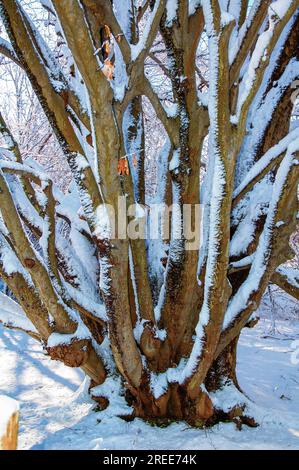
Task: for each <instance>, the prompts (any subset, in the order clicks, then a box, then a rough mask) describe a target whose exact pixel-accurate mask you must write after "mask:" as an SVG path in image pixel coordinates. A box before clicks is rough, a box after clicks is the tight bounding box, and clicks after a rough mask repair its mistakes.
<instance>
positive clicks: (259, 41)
mask: <svg viewBox="0 0 299 470" xmlns="http://www.w3.org/2000/svg"><path fill="white" fill-rule="evenodd" d="M23 3H24V2H22V1H21V0H19V1H18V0H0V14H1V18H2V21H3V24H4V26H5V30H6V33H7V39H5V38H3V39H0V52H1V53H2V54H4V55H5V56H6V57H8V58H9V59H10V60H12V61H14V62H15V63H16V64H17V65H18V66H19V67H21V68H22V69H23V70H24V71H25V73H26V74H27V77H28V79H29V81H30V83H31V85H32V88H33V90H34V91H35V93H36V96H37V97H38V99H39V101H40V104H41V106H42V109H43V111H44V113H45V114H46V116H47V118H48V120H49V122H50V124H51V126H52V129H53V132H54V133H55V135H56V137H57V139H58V141H59V143H60V145H61V148H62V151H63V155H64V158H65V160H66V161H67V163H68V165H69V168H70V170H71V173H72V177H73V182H72V184H71V185H70V188H69V190H68V191H67V192H61V191H60V190H59V189H58V188H57V187H56V186H55V185H54V184H53V181H52V180H51V179H50V177H49V176H48V175H46V174H45V172H44V171H43V169H42V168H41V167H40V166H39V165H38V164H37V163H35V162H34V160H32V159H30V158H29V159H28V158H26V159H25V160H24V158H23V155H22V152H21V151H20V148H19V146H18V143H17V142H16V140H15V139H14V137H13V135H12V133H11V132H10V130H9V129H8V126H7V123H6V122H5V120H4V118H3V117H1V120H0V128H1V133H2V138H3V140H4V141H5V147H6V150H0V155H1V157H0V211H1V219H0V275H1V277H2V278H3V280H4V281H5V283H6V284H7V286H8V287H9V289H10V290H11V292H12V293H13V294H14V297H15V299H16V300H17V302H18V304H17V303H15V302H14V301H13V300H11V299H10V298H9V297H6V296H4V294H1V298H0V300H1V309H0V314H1V317H0V318H1V320H2V322H3V323H5V324H6V325H7V326H10V327H15V328H20V329H22V330H25V331H27V332H28V333H29V334H30V335H32V336H33V337H34V338H36V339H37V340H38V341H40V342H41V343H42V344H43V346H44V348H45V350H46V351H47V352H48V354H49V355H50V356H51V358H53V359H55V360H60V361H63V362H64V363H65V364H67V365H68V366H71V367H81V368H82V369H83V370H84V371H85V372H86V374H87V375H88V376H89V377H90V378H91V393H92V395H93V396H94V397H95V398H96V399H97V401H98V402H99V403H100V406H102V407H105V406H108V404H109V398H111V396H112V395H111V393H110V394H109V390H110V392H111V387H112V385H111V384H113V383H118V384H119V383H121V388H120V390H121V392H120V393H123V395H124V396H125V398H126V400H127V402H128V404H129V405H130V406H131V413H132V416H138V417H142V418H145V419H155V418H157V419H178V420H180V419H182V420H186V421H188V422H189V423H191V424H193V425H206V424H212V423H214V422H215V421H216V420H218V419H236V418H237V419H239V420H240V421H241V422H242V420H243V421H245V422H249V423H250V422H251V421H250V420H249V421H248V417H246V412H245V410H244V407H243V406H242V403H235V404H234V405H235V406H233V404H232V407H231V409H226V410H222V409H221V407H220V405H219V402H218V404H217V402H215V400H214V399H213V397H214V396H215V395H214V394H215V392H217V391H218V390H222V389H223V390H229V389H230V386H231V387H236V388H239V387H238V382H237V378H236V371H235V367H236V351H237V344H238V339H239V336H240V333H241V330H242V329H243V328H244V327H250V326H253V325H254V323H255V319H254V312H255V311H256V310H257V308H258V306H259V303H260V301H261V299H262V296H263V294H264V292H265V290H266V288H267V286H268V285H269V283H270V282H273V283H275V284H277V285H279V286H280V287H281V288H283V289H285V290H286V291H287V292H289V293H291V294H292V295H293V296H295V297H296V298H298V297H299V277H298V275H297V272H296V271H294V270H289V269H288V268H287V267H286V266H285V263H286V262H287V261H288V260H290V259H292V258H293V257H294V254H293V253H292V250H291V248H290V245H289V239H290V236H291V234H292V233H293V232H294V231H295V229H296V217H297V212H298V198H297V187H298V160H297V158H298V151H299V127H298V125H297V121H296V120H295V119H292V113H293V110H294V106H295V102H296V89H295V88H294V84H296V80H298V78H299V62H298V43H299V37H298V35H299V11H298V10H299V2H298V0H277V1H270V0H255V1H253V2H251V1H249V0H202V1H200V0H190V1H188V0H145V1H143V2H139V1H137V0H113V1H110V0H52V1H50V0H41V2H40V3H41V4H42V5H43V6H44V8H45V9H46V10H47V12H48V14H49V18H51V22H52V24H54V25H55V34H56V35H57V37H58V38H59V43H60V48H59V51H58V52H57V50H54V49H53V47H52V46H53V44H52V43H51V44H50V42H49V41H46V39H45V37H43V31H42V29H41V28H40V25H39V24H38V23H35V22H34V21H33V19H32V18H31V17H30V11H29V12H28V9H26V4H25V5H24V4H23ZM53 34H54V33H53ZM149 63H152V64H155V66H156V70H157V72H156V73H157V74H159V76H160V77H162V82H161V81H160V83H163V86H161V87H160V86H158V87H157V86H156V85H155V77H154V76H153V74H152V73H148V64H149ZM145 99H146V100H147V103H148V101H149V102H150V103H151V105H152V108H153V110H154V112H155V115H156V119H157V120H159V121H160V123H161V125H162V126H163V127H164V132H165V135H166V136H167V137H166V141H165V145H164V146H163V149H162V151H161V152H160V153H159V155H157V156H156V165H157V191H156V200H155V201H153V199H152V198H151V200H150V201H149V198H148V197H147V194H146V190H145V188H146V176H147V175H146V170H145V168H146V158H147V155H146V151H145V150H146V148H145V127H144V122H143V107H144V105H145V101H144V100H145ZM147 138H148V137H147ZM207 142H208V150H207V151H206V148H207V145H206V143H207ZM48 158H49V159H51V155H49V156H48ZM154 202H157V203H160V204H163V203H165V205H167V206H171V205H174V206H173V207H175V208H176V210H173V212H172V214H171V217H170V219H171V222H170V225H171V230H170V234H169V236H164V233H162V232H161V230H160V231H159V234H160V236H159V237H158V238H157V239H152V237H150V230H148V231H146V234H147V237H143V236H138V235H140V234H142V233H143V231H144V230H143V229H144V227H148V224H149V219H150V217H149V215H148V214H149V212H150V208H151V204H153V203H154ZM198 205H200V206H201V208H202V210H201V219H200V221H198V219H197V218H196V217H195V216H193V217H192V220H191V226H192V229H193V230H195V231H196V229H197V230H198V229H199V226H200V233H201V239H200V243H199V245H198V246H197V245H196V244H195V245H192V247H190V240H188V239H187V237H186V233H185V230H184V223H185V220H184V210H183V209H184V208H185V207H191V208H192V209H195V208H196V207H198ZM129 206H131V207H133V208H134V210H133V212H132V211H131V212H130V211H129V213H128V212H127V211H126V207H129ZM111 208H112V209H113V210H112V211H111ZM132 224H133V226H134V230H133V232H134V233H135V235H136V236H132V233H131V232H132ZM127 227H128V228H130V230H129V233H131V236H129V235H128V233H126V232H127V231H126V229H127ZM145 238H147V239H145ZM120 379H121V380H120ZM228 393H229V392H228ZM128 409H129V408H128Z"/></svg>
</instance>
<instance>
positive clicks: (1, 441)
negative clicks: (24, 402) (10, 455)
mask: <svg viewBox="0 0 299 470" xmlns="http://www.w3.org/2000/svg"><path fill="white" fill-rule="evenodd" d="M18 428H19V404H18V402H16V401H15V400H13V399H12V398H8V397H6V396H4V395H0V450H16V449H17V445H18Z"/></svg>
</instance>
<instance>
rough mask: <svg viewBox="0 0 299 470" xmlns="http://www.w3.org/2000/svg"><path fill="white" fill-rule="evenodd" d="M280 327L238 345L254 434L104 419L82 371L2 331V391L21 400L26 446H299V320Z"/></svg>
mask: <svg viewBox="0 0 299 470" xmlns="http://www.w3.org/2000/svg"><path fill="white" fill-rule="evenodd" d="M276 327H277V331H276V333H275V335H274V336H273V335H272V336H271V335H270V336H269V331H270V328H271V324H270V322H269V321H268V320H261V321H260V323H259V325H258V326H257V327H256V328H255V329H253V330H244V332H243V334H242V337H241V340H240V348H239V355H238V356H239V357H238V369H239V379H240V383H241V386H242V387H243V389H244V390H245V391H246V393H247V395H248V396H249V397H250V398H252V399H254V400H255V404H254V405H252V406H253V408H254V412H255V416H256V417H257V419H258V421H259V423H260V426H259V427H258V428H256V429H249V428H246V427H244V428H243V430H242V431H237V430H236V428H235V425H233V424H220V425H218V426H215V427H214V428H213V429H207V430H195V429H191V428H189V427H188V426H187V425H186V424H184V423H180V424H172V425H171V426H169V427H168V428H164V429H161V428H158V427H152V426H150V425H147V424H145V423H143V422H142V421H140V420H136V421H135V422H132V423H127V422H125V421H123V420H121V419H119V418H115V417H113V418H108V417H104V418H103V415H101V414H100V413H95V412H93V411H92V407H93V404H92V403H91V401H90V400H89V399H88V397H87V395H86V393H84V385H82V381H83V375H82V373H81V372H80V371H78V370H72V369H69V368H67V367H65V366H63V365H62V364H59V363H56V362H53V361H50V360H49V358H48V357H46V356H45V355H44V354H43V351H42V350H41V348H40V347H39V346H38V345H37V344H36V343H35V342H34V340H32V339H30V338H28V337H27V336H25V335H24V334H22V333H16V332H12V331H9V330H6V329H4V328H3V327H2V326H0V394H4V395H9V396H10V397H12V398H15V399H17V400H19V401H20V403H21V423H20V437H19V447H20V448H21V449H106V450H113V449H120V450H122V449H128V450H129V449H180V450H186V449H299V352H298V354H297V353H296V351H295V352H294V348H296V347H297V348H298V350H299V341H298V340H299V322H298V321H297V322H296V321H293V322H290V321H288V322H287V321H283V320H278V321H277V323H276ZM265 336H266V337H265ZM296 341H297V343H296ZM80 385H81V386H80Z"/></svg>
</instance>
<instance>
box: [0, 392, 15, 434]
mask: <svg viewBox="0 0 299 470" xmlns="http://www.w3.org/2000/svg"><path fill="white" fill-rule="evenodd" d="M18 411H19V404H18V402H17V401H16V400H13V399H12V398H9V397H7V396H5V395H0V437H2V436H3V435H4V434H5V432H6V428H7V425H8V423H9V420H10V418H11V417H12V415H13V414H15V413H17V412H18Z"/></svg>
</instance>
